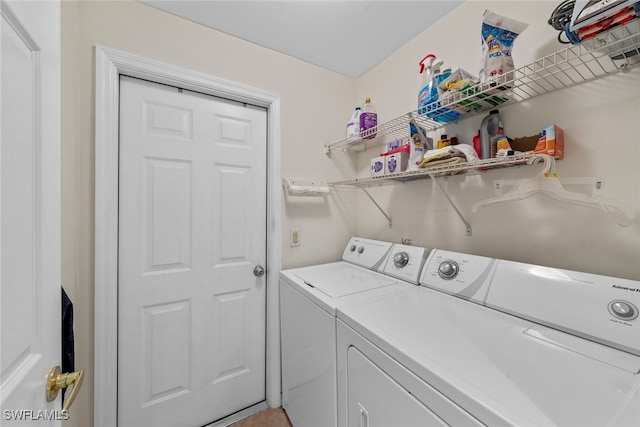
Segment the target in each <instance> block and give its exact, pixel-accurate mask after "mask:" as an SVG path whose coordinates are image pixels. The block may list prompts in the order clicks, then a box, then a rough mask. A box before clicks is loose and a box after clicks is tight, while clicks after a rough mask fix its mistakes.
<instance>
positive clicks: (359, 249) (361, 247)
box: [358, 246, 364, 254]
mask: <svg viewBox="0 0 640 427" xmlns="http://www.w3.org/2000/svg"><path fill="white" fill-rule="evenodd" d="M362 252H364V246H360V247H359V248H358V253H359V254H361V253H362Z"/></svg>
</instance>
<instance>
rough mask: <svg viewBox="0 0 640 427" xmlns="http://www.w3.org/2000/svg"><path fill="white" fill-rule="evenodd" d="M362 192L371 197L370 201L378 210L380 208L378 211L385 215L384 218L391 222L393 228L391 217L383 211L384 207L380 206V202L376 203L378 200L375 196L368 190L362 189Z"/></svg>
mask: <svg viewBox="0 0 640 427" xmlns="http://www.w3.org/2000/svg"><path fill="white" fill-rule="evenodd" d="M362 191H364V194H366V195H367V197H369V199H370V200H371V201H372V202H373V204H374V205H376V208H378V210H379V211H380V212H382V215H384V217H385V218H386V219H387V221H388V222H389V228H392V227H393V223H392V222H391V217H390V216H389V215H387V213H386V212H385V211H384V209H382V207H381V206H380V205H379V204H378V202H376V200H375V199H374V198H373V196H372V195H371V194H369V192H368V191H367V189H366V188H362Z"/></svg>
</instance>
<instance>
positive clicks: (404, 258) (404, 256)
mask: <svg viewBox="0 0 640 427" xmlns="http://www.w3.org/2000/svg"><path fill="white" fill-rule="evenodd" d="M407 264H409V254H408V253H406V252H398V253H397V254H395V255H394V256H393V265H395V266H396V268H402V267H404V266H405V265H407Z"/></svg>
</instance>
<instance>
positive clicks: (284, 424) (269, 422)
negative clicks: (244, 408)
mask: <svg viewBox="0 0 640 427" xmlns="http://www.w3.org/2000/svg"><path fill="white" fill-rule="evenodd" d="M232 427H292V426H291V422H289V418H288V417H287V413H286V412H285V411H284V409H282V408H269V409H265V410H264V411H261V412H258V413H257V414H255V415H252V416H250V417H249V418H245V419H244V420H242V421H238V422H237V423H235V424H233V425H232Z"/></svg>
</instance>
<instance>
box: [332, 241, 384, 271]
mask: <svg viewBox="0 0 640 427" xmlns="http://www.w3.org/2000/svg"><path fill="white" fill-rule="evenodd" d="M392 246H393V243H391V242H383V241H381V240H373V239H364V238H362V237H352V238H351V240H349V243H347V246H346V248H345V249H344V252H343V253H342V260H343V261H346V262H350V263H352V264H356V265H359V266H360V267H363V268H368V269H370V270H376V271H379V272H381V271H382V269H383V268H384V265H385V262H386V261H387V258H388V256H389V252H390V251H391V247H392Z"/></svg>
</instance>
